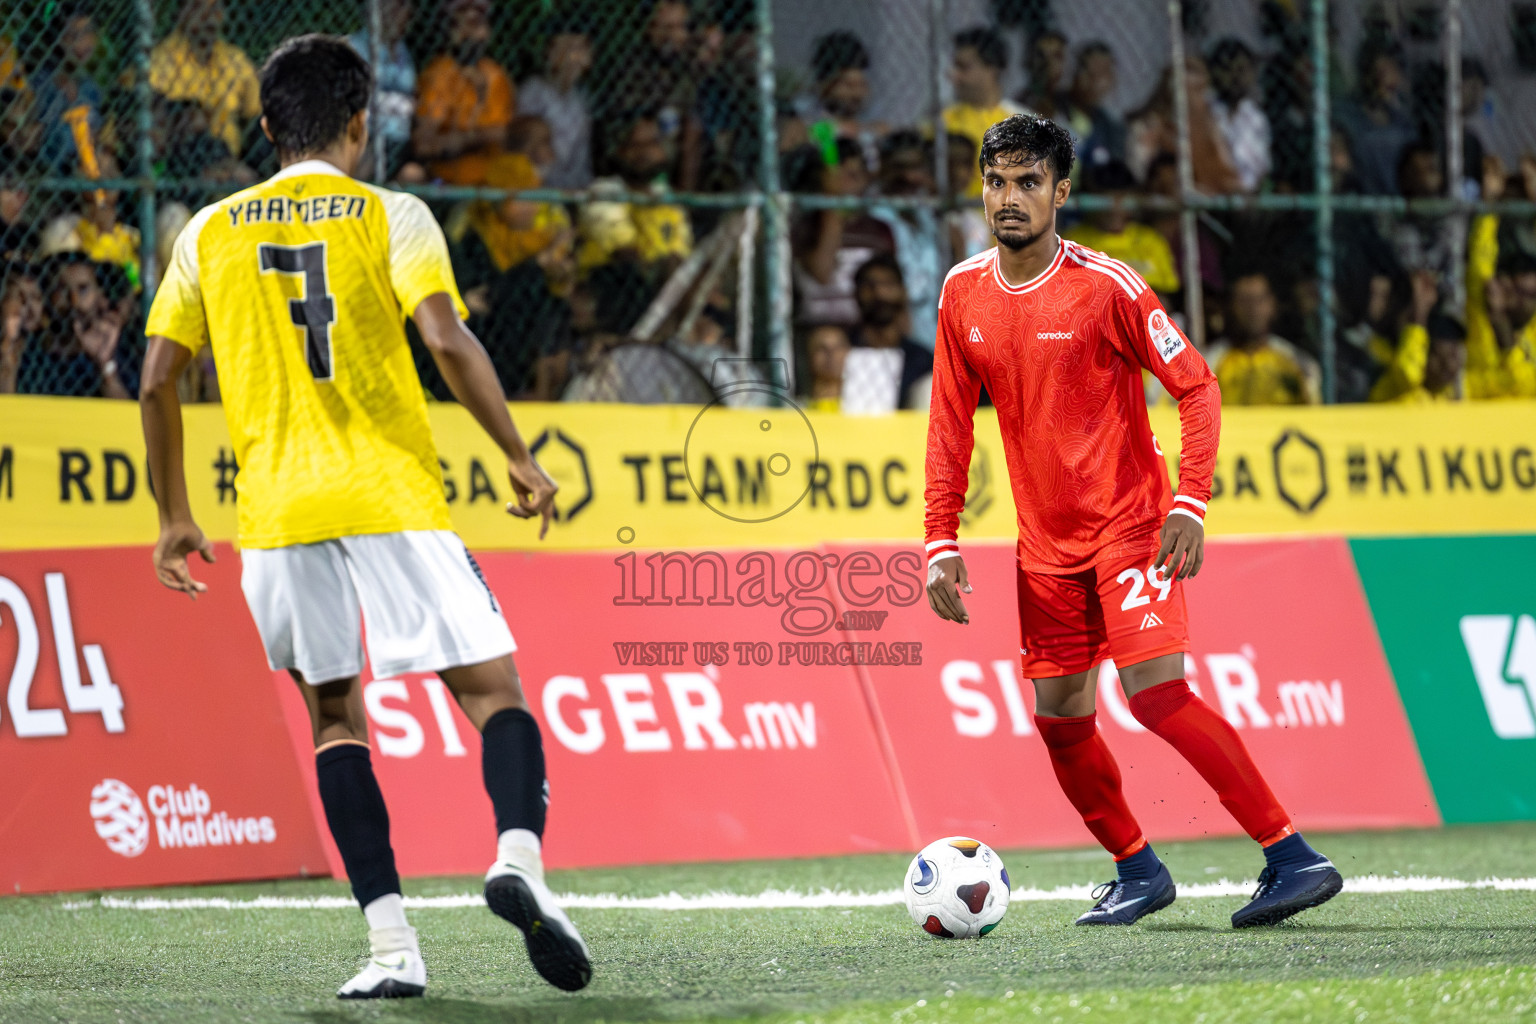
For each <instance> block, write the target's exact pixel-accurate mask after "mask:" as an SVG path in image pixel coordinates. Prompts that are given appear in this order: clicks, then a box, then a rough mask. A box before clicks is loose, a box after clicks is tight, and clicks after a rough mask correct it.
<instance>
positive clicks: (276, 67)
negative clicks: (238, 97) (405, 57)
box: [260, 33, 373, 156]
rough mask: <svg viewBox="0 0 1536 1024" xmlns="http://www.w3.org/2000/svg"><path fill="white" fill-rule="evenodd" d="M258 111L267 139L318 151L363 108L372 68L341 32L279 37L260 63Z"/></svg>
mask: <svg viewBox="0 0 1536 1024" xmlns="http://www.w3.org/2000/svg"><path fill="white" fill-rule="evenodd" d="M260 78H261V112H262V114H263V116H265V117H266V119H267V130H268V131H269V132H271V133H272V144H273V145H275V146H276V147H277V151H278V152H279V153H282V154H286V155H288V156H301V155H304V154H309V153H318V152H320V151H321V150H324V149H325V148H326V147H328V146H330V145H331V143H333V142H335V141H336V140H337V139H339V138H341V136H342V134H343V133H344V132H345V131H346V130H347V123H348V122H349V121H351V120H352V118H353V117H354V116H356V114H357V112H358V111H360V110H367V109H368V96H369V93H371V92H372V91H373V71H372V69H371V68H369V66H368V62H367V61H365V60H363V58H362V57H361V56H360V55H359V54H358V52H357V51H356V50H354V49H352V46H351V44H349V43H348V42H347V41H346V40H345V39H343V38H342V37H341V36H327V35H320V34H318V33H314V34H311V35H305V36H295V37H294V38H292V39H287V40H284V41H283V43H282V44H281V45H280V46H278V48H277V49H276V50H274V51H273V52H272V56H270V57H268V58H267V62H266V63H265V64H263V65H262V67H261V76H260Z"/></svg>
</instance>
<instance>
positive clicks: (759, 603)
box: [0, 539, 1439, 891]
mask: <svg viewBox="0 0 1536 1024" xmlns="http://www.w3.org/2000/svg"><path fill="white" fill-rule="evenodd" d="M220 555H221V557H220V560H219V562H218V564H216V565H213V566H206V567H204V566H199V567H198V568H199V572H200V576H201V578H203V579H205V580H206V581H207V582H208V584H209V586H210V590H209V592H208V594H206V595H204V596H203V597H202V598H201V599H200V600H198V601H197V603H196V604H192V603H191V602H188V601H187V600H186V598H184V597H180V596H179V595H176V594H172V593H171V592H169V591H166V590H163V589H162V588H161V587H160V586H159V585H158V584H157V583H156V582H155V580H154V578H153V576H152V575H151V573H150V572H149V565H148V551H147V549H144V548H134V549H106V550H102V549H98V550H82V551H65V552H29V553H21V554H18V553H5V554H0V679H3V678H5V677H6V676H7V674H8V676H9V679H10V683H9V687H8V689H7V691H6V700H5V702H4V704H3V705H0V772H3V773H4V777H5V778H6V780H7V786H6V788H5V791H4V793H3V794H0V885H3V886H4V887H5V889H7V890H10V891H38V890H52V889H78V888H98V887H115V886H130V885H153V884H166V883H173V882H196V881H212V880H221V879H241V878H260V877H273V876H282V875H300V874H306V873H307V874H317V873H325V872H326V871H327V870H328V869H329V870H330V871H331V872H333V873H337V874H340V872H341V866H340V864H339V860H338V858H336V856H335V851H334V848H333V847H331V845H330V841H329V838H328V836H326V835H325V825H324V816H323V814H322V813H321V811H320V809H319V806H318V799H317V794H316V792H315V787H314V782H313V774H314V768H313V756H312V744H311V742H310V735H309V725H308V721H307V718H306V715H305V712H304V710H303V705H302V701H301V700H300V698H299V694H298V692H297V689H296V687H295V686H294V684H293V682H292V681H291V680H290V679H289V677H288V676H287V674H286V673H275V674H274V673H272V672H270V671H269V670H267V668H266V667H265V661H264V659H263V657H262V654H261V649H260V644H259V641H258V639H257V637H256V633H255V628H254V626H253V625H252V624H251V621H250V617H249V614H248V612H247V611H246V609H245V606H244V600H243V597H242V595H241V591H240V586H239V558H238V555H236V554H235V553H234V552H232V551H230V550H228V549H223V550H221V552H220ZM966 556H967V566H968V567H969V569H970V573H971V580H972V583H973V586H974V593H973V594H972V595H970V597H969V599H968V605H969V608H970V611H971V616H972V619H971V624H970V625H969V626H964V627H962V626H958V625H955V624H953V623H947V622H943V621H941V620H939V619H938V618H937V617H936V616H934V615H933V614H932V612H931V611H930V610H929V609H928V606H927V600H926V597H925V596H924V594H923V582H924V575H925V573H924V568H923V566H922V563H921V560H920V557H919V553H918V552H917V551H916V550H915V549H913V548H906V547H896V546H879V545H876V546H864V547H855V546H852V545H824V546H821V547H818V548H816V549H814V550H809V551H794V550H787V549H780V550H774V551H769V552H764V551H745V550H741V551H720V552H710V551H691V552H687V553H683V552H657V551H644V550H626V551H610V552H605V553H604V552H594V553H567V552H554V553H538V554H525V553H513V552H507V553H496V554H488V555H484V556H482V557H481V559H480V561H481V565H482V568H483V570H484V573H485V576H486V578H487V580H488V582H489V583H490V585H491V586H492V588H493V589H494V590H495V592H496V594H497V595H498V597H499V599H500V600H501V603H502V605H503V609H504V611H505V613H506V616H507V619H508V621H509V622H510V623H511V625H512V628H513V632H514V635H516V636H517V638H518V640H519V642H520V643H521V645H522V650H520V651H519V652H518V655H517V660H518V666H519V669H520V671H521V673H522V677H523V686H524V690H525V692H526V694H527V696H528V700H529V704H530V707H531V709H532V711H533V714H534V715H535V717H537V718H538V719H539V721H540V723H541V724H542V726H543V730H544V747H545V753H546V758H547V762H548V767H549V776H550V782H551V804H550V818H549V828H548V833H547V835H546V844H547V845H546V850H547V859H548V862H549V863H550V864H551V865H553V866H586V865H602V864H626V863H645V862H666V861H673V862H677V861H693V860H697V861H704V860H729V859H742V858H755V857H783V856H813V855H833V854H840V853H849V852H858V851H869V850H895V849H910V848H915V847H916V846H918V845H920V844H921V842H922V841H923V840H925V839H930V838H932V837H934V836H940V835H949V834H956V833H964V834H970V835H975V836H977V837H978V838H980V839H983V840H985V841H987V842H988V843H991V844H993V845H995V846H999V847H1015V846H1035V847H1040V846H1066V845H1082V844H1086V843H1088V842H1089V841H1090V840H1089V836H1088V834H1087V832H1086V830H1085V829H1084V828H1083V826H1082V823H1081V822H1080V821H1079V820H1078V817H1077V815H1076V813H1075V812H1074V811H1073V810H1072V808H1071V807H1070V806H1069V805H1068V803H1067V802H1066V799H1065V798H1064V797H1063V796H1062V795H1061V793H1060V791H1059V789H1058V788H1057V785H1056V781H1055V779H1054V777H1053V775H1052V772H1051V769H1050V765H1049V763H1048V761H1047V759H1046V755H1045V750H1044V748H1043V745H1042V744H1041V743H1040V741H1039V739H1038V737H1036V736H1035V735H1034V732H1035V729H1034V725H1033V722H1032V721H1031V711H1032V708H1033V695H1032V690H1031V687H1030V684H1029V682H1028V681H1027V680H1025V679H1023V678H1021V676H1020V674H1019V661H1018V624H1017V614H1016V609H1015V600H1016V599H1015V587H1014V578H1013V572H1014V569H1013V564H1014V563H1013V555H1012V549H1011V546H1008V545H978V544H972V545H970V546H969V547H968V548H967V551H966ZM552 581H553V582H552ZM1187 593H1188V600H1189V605H1190V618H1191V623H1192V638H1193V644H1194V651H1193V652H1192V655H1191V657H1190V659H1189V673H1190V678H1191V679H1192V680H1193V681H1194V683H1195V685H1196V687H1197V688H1198V689H1199V690H1200V692H1201V693H1202V695H1203V696H1204V697H1205V698H1206V699H1207V700H1208V701H1210V702H1211V703H1212V704H1213V705H1214V706H1216V707H1217V708H1218V709H1219V710H1221V712H1222V713H1223V714H1225V715H1226V717H1227V718H1228V719H1229V720H1230V721H1232V722H1233V724H1234V725H1236V726H1237V727H1238V728H1239V730H1240V731H1241V732H1242V734H1243V736H1244V738H1245V740H1246V741H1247V742H1248V744H1249V746H1250V748H1251V749H1252V751H1253V753H1254V756H1255V758H1256V759H1257V760H1258V762H1259V764H1260V766H1261V767H1262V768H1263V769H1264V771H1265V773H1266V775H1267V776H1268V778H1269V779H1270V781H1271V784H1272V785H1273V786H1274V788H1275V791H1276V792H1277V794H1278V795H1279V796H1280V798H1281V800H1282V801H1283V802H1284V803H1285V805H1286V806H1287V808H1288V809H1289V810H1290V811H1291V812H1292V814H1293V815H1294V816H1295V819H1296V822H1297V824H1298V826H1299V827H1301V828H1303V829H1312V830H1324V829H1331V828H1361V827H1383V828H1385V827H1399V826H1414V825H1432V824H1437V823H1438V822H1439V814H1438V812H1437V810H1436V807H1435V803H1434V800H1433V798H1432V796H1431V794H1430V790H1429V787H1428V784H1427V782H1426V780H1425V776H1424V771H1423V768H1422V765H1421V763H1420V760H1419V757H1418V753H1417V750H1416V748H1415V746H1414V742H1413V739H1412V737H1411V734H1410V732H1409V727H1408V723H1407V720H1406V717H1405V715H1404V713H1403V708H1402V705H1401V702H1400V700H1399V698H1398V695H1397V691H1396V688H1395V686H1394V685H1393V682H1392V679H1391V677H1390V675H1389V673H1388V669H1387V666H1386V662H1385V659H1384V658H1383V655H1382V651H1381V646H1380V643H1379V641H1378V640H1377V636H1376V630H1375V626H1374V624H1373V622H1372V620H1371V618H1370V614H1369V612H1368V610H1367V606H1366V604H1365V601H1364V597H1363V595H1362V592H1361V588H1360V583H1359V580H1358V577H1357V575H1356V573H1355V569H1354V565H1353V563H1352V561H1351V556H1350V554H1349V550H1348V547H1347V545H1346V544H1345V542H1344V541H1342V540H1332V539H1307V540H1288V541H1277V542H1263V543H1242V542H1226V543H1221V542H1218V543H1215V544H1212V545H1211V548H1210V550H1209V552H1208V558H1207V561H1206V566H1205V568H1204V569H1203V570H1202V572H1201V575H1200V577H1199V579H1198V580H1196V581H1195V582H1194V583H1192V584H1190V585H1188V591H1187ZM1144 596H1147V595H1144ZM1150 599H1151V600H1152V601H1155V600H1156V596H1155V594H1151V595H1150ZM1098 692H1099V711H1100V717H1099V721H1100V724H1101V727H1102V728H1103V729H1104V731H1105V734H1106V736H1107V738H1108V741H1109V743H1110V746H1111V747H1112V749H1113V750H1114V751H1115V753H1116V755H1117V757H1118V758H1119V761H1120V764H1121V767H1122V770H1123V773H1124V776H1125V780H1126V781H1125V785H1126V791H1127V794H1128V796H1129V798H1130V800H1131V803H1132V806H1133V808H1134V809H1135V810H1136V811H1137V813H1138V815H1139V816H1140V818H1141V820H1142V823H1143V825H1144V826H1145V827H1146V829H1147V831H1148V834H1149V835H1150V836H1151V837H1153V838H1154V839H1158V838H1163V839H1173V838H1189V837H1198V836H1203V835H1224V834H1234V833H1235V832H1236V831H1237V829H1236V826H1235V824H1234V823H1233V822H1232V820H1231V819H1230V818H1229V817H1228V816H1227V815H1226V813H1225V812H1224V811H1223V810H1222V809H1221V807H1220V805H1219V804H1218V803H1217V801H1216V800H1215V798H1214V796H1213V795H1212V794H1211V793H1210V792H1209V791H1208V790H1207V789H1206V788H1205V786H1204V784H1203V783H1201V782H1200V780H1199V779H1198V778H1197V777H1196V776H1195V775H1194V774H1193V773H1192V772H1190V771H1189V770H1188V768H1187V766H1186V765H1184V763H1183V762H1182V761H1181V760H1180V759H1179V758H1178V757H1177V755H1176V754H1174V753H1173V751H1172V750H1171V749H1169V748H1168V747H1167V746H1166V745H1164V744H1163V742H1162V741H1161V740H1159V739H1157V738H1156V737H1154V736H1151V735H1150V734H1148V733H1146V732H1145V731H1144V730H1142V729H1141V727H1140V726H1139V724H1138V723H1136V722H1135V720H1134V719H1133V718H1132V717H1131V715H1130V714H1129V712H1128V710H1127V709H1126V706H1125V702H1124V699H1123V697H1122V696H1121V695H1120V693H1119V690H1118V687H1117V686H1116V685H1115V678H1114V672H1113V668H1112V667H1111V668H1108V669H1106V670H1105V671H1104V672H1103V673H1102V675H1101V677H1100V680H1099V691H1098ZM364 704H365V707H366V709H367V712H368V715H369V719H370V723H371V730H372V735H371V739H372V746H373V751H374V756H373V761H374V764H375V766H376V768H377V770H378V774H379V778H380V782H381V784H382V786H383V789H384V792H385V795H386V797H387V799H388V801H389V806H390V812H391V820H392V824H393V836H394V842H395V846H396V851H397V858H398V863H399V866H400V869H401V870H402V872H403V873H405V874H408V875H422V874H443V873H478V872H481V871H483V870H484V869H485V867H486V866H487V865H488V864H489V862H490V859H491V857H492V854H493V850H494V838H495V837H494V825H493V818H492V813H491V808H490V804H489V801H488V800H487V798H486V796H485V794H484V788H483V785H482V782H481V777H480V757H479V737H478V735H477V734H476V733H475V730H474V729H473V728H472V727H471V726H470V724H469V723H468V721H467V720H466V719H465V718H464V716H463V715H462V714H461V713H460V711H459V710H458V707H457V705H456V704H455V703H454V701H453V698H452V695H451V694H450V693H449V692H448V691H447V689H446V687H445V686H444V685H443V684H442V683H441V682H440V681H439V680H438V679H436V678H435V677H433V676H421V675H412V676H407V677H404V678H398V679H371V678H366V677H365V688H364ZM1341 779H1344V780H1348V785H1341V784H1339V780H1341Z"/></svg>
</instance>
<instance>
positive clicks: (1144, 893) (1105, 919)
mask: <svg viewBox="0 0 1536 1024" xmlns="http://www.w3.org/2000/svg"><path fill="white" fill-rule="evenodd" d="M1177 895H1178V890H1177V889H1175V888H1174V884H1173V876H1172V875H1170V874H1169V873H1168V866H1167V865H1166V864H1162V863H1159V864H1158V865H1157V871H1156V873H1155V874H1153V875H1152V877H1151V878H1146V879H1131V880H1126V879H1120V878H1117V879H1115V880H1114V881H1113V882H1105V883H1104V884H1103V885H1101V886H1099V887H1098V888H1097V889H1095V890H1093V896H1094V898H1095V899H1097V900H1098V902H1097V903H1095V904H1094V905H1093V909H1092V910H1090V911H1088V912H1087V913H1086V914H1084V915H1083V916H1082V917H1079V918H1078V919H1077V923H1078V924H1135V923H1136V922H1137V921H1140V920H1141V919H1142V918H1144V917H1146V916H1147V915H1148V914H1155V913H1157V912H1158V911H1159V910H1162V909H1163V908H1164V907H1166V906H1168V904H1170V903H1172V902H1173V900H1174V897H1175V896H1177Z"/></svg>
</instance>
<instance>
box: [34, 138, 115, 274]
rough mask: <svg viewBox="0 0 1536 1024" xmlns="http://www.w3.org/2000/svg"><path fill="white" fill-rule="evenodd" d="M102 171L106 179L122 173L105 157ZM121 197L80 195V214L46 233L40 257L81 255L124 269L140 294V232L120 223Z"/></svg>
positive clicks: (59, 219) (103, 191)
mask: <svg viewBox="0 0 1536 1024" xmlns="http://www.w3.org/2000/svg"><path fill="white" fill-rule="evenodd" d="M99 169H100V171H101V175H102V177H104V178H115V177H117V176H118V175H119V174H120V173H121V172H120V170H119V168H118V165H117V161H116V160H115V159H114V158H113V157H112V156H110V155H109V154H106V153H103V154H101V158H100V164H99ZM118 198H119V196H118V193H117V192H116V191H113V190H107V189H98V190H96V191H95V192H83V193H80V213H78V214H73V213H70V214H65V215H64V216H62V217H57V218H55V219H54V220H52V221H50V222H49V223H48V225H47V226H46V227H45V228H44V229H43V234H42V238H41V240H40V242H39V244H38V255H40V256H52V255H54V254H55V253H61V252H78V253H83V254H85V255H86V256H88V257H90V258H91V259H92V260H94V261H95V262H97V263H109V264H112V265H113V266H117V267H121V268H122V269H123V272H124V273H125V274H127V275H128V280H129V282H130V283H131V284H132V285H133V288H134V290H135V291H138V290H139V287H140V281H139V232H138V231H137V230H136V229H134V228H132V227H129V226H128V225H127V224H124V223H122V222H121V221H119V220H118V219H117V201H118Z"/></svg>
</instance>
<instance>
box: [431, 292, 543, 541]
mask: <svg viewBox="0 0 1536 1024" xmlns="http://www.w3.org/2000/svg"><path fill="white" fill-rule="evenodd" d="M412 319H414V320H415V321H416V327H417V329H418V330H420V331H421V340H422V343H423V344H425V345H426V346H427V351H429V352H431V353H432V361H433V362H435V363H437V368H438V370H440V371H441V372H442V375H443V380H445V381H447V382H448V388H449V390H451V391H452V392H453V397H454V398H457V399H458V400H459V403H460V404H461V405H463V406H464V408H466V409H468V410H469V412H470V415H472V416H474V418H475V422H477V423H479V424H480V426H481V427H482V428H484V430H485V432H486V433H487V434H490V435H491V439H492V440H494V441H495V442H496V444H497V446H498V447H499V448H500V449H501V450H502V453H503V454H504V455H506V457H507V475H508V476H509V477H511V479H512V490H513V492H514V493H515V494H516V495H517V501H515V502H508V503H507V511H508V512H510V513H512V514H513V515H514V516H517V517H518V518H519V519H532V518H533V517H534V516H539V517H542V519H543V522H542V523H541V524H540V526H539V539H540V540H543V539H544V535H545V534H546V533H548V532H549V521H550V520H551V519H552V518H553V517H554V514H555V491H557V490H558V489H559V485H557V484H556V483H555V482H554V481H553V480H551V479H550V478H549V474H548V473H546V472H544V468H543V467H542V466H540V465H539V463H538V461H537V460H536V459H534V457H533V454H532V453H531V452H529V451H528V445H527V444H525V443H524V442H523V436H522V435H521V434H519V433H518V432H517V426H516V425H515V424H513V422H512V416H511V414H510V413H508V412H507V396H506V394H505V393H504V392H503V391H502V390H501V381H500V380H499V379H498V378H497V376H496V368H495V367H494V366H492V365H491V357H490V356H488V355H486V354H485V348H484V346H482V345H481V344H480V339H479V338H476V337H475V336H474V334H473V333H472V332H471V331H470V329H469V328H468V327H465V326H464V322H463V321H462V320H460V319H459V314H458V312H457V311H456V310H455V309H454V306H453V300H452V299H451V298H449V297H448V293H447V292H435V293H433V294H432V295H428V296H427V297H426V298H425V299H422V300H421V303H420V305H418V306H417V307H416V312H415V313H414V314H412Z"/></svg>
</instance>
